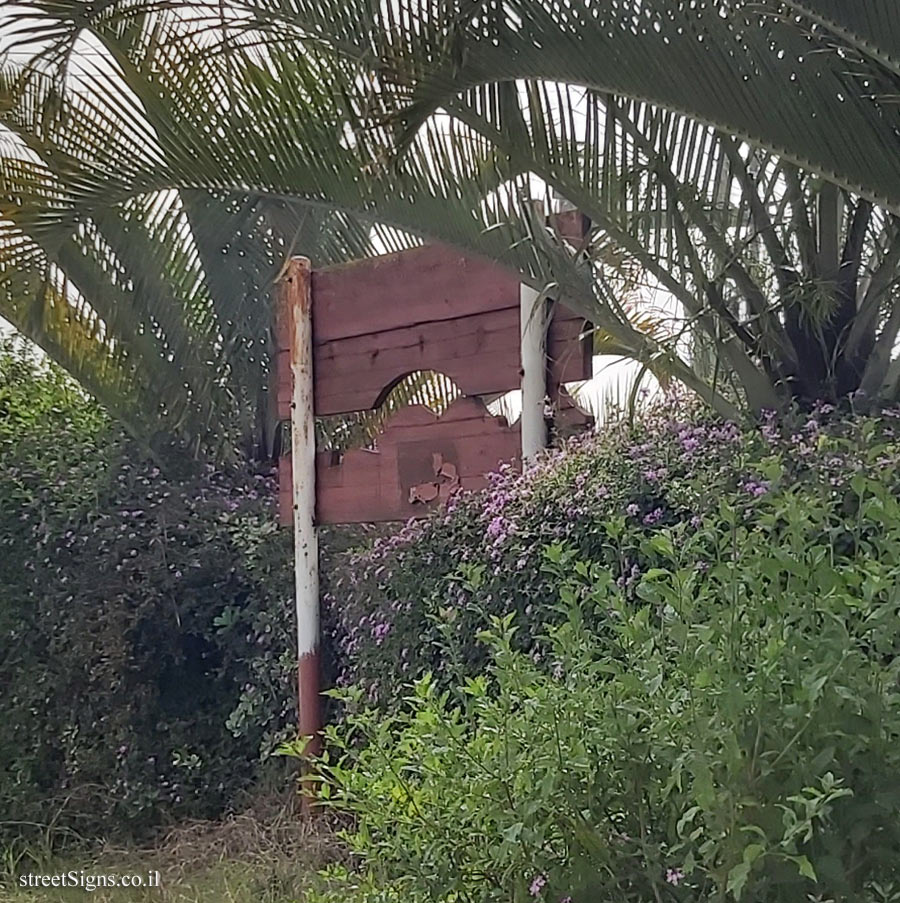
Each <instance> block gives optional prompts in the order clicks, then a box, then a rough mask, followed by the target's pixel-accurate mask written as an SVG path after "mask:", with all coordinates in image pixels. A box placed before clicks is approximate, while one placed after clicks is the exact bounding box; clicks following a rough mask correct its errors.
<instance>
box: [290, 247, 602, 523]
mask: <svg viewBox="0 0 900 903" xmlns="http://www.w3.org/2000/svg"><path fill="white" fill-rule="evenodd" d="M311 284H312V290H311V294H312V323H313V374H314V380H315V386H314V397H315V413H316V414H317V415H320V416H324V415H330V414H343V413H350V412H354V411H362V410H367V409H369V408H373V407H377V406H378V405H379V404H380V403H381V401H382V400H383V399H384V397H385V396H386V395H387V393H388V392H389V391H390V390H391V388H393V386H394V385H396V384H397V382H399V381H400V380H401V379H402V378H403V377H404V376H406V375H408V374H409V373H413V372H415V371H419V370H432V371H436V372H440V373H443V374H444V375H446V376H448V377H449V378H450V379H452V380H453V382H454V383H455V384H456V385H457V386H458V387H459V389H460V390H461V391H462V392H463V393H464V396H475V395H490V394H498V393H504V392H508V391H510V390H512V389H516V388H518V387H519V384H520V379H521V373H520V363H519V354H520V341H521V337H520V324H519V316H520V313H519V311H520V298H519V292H520V287H519V278H518V276H517V275H516V274H515V273H510V272H508V271H506V270H504V269H503V268H501V267H499V266H497V265H496V264H494V263H492V262H489V261H485V260H482V259H480V258H476V257H470V256H467V255H465V254H461V253H460V252H459V251H457V250H455V249H452V248H448V247H444V246H441V245H425V246H423V247H419V248H412V249H410V250H407V251H402V252H400V253H398V254H390V255H385V256H383V257H375V258H370V259H367V260H362V261H358V262H355V263H350V264H346V265H343V266H339V267H332V268H327V269H323V270H314V271H313V272H312V280H311ZM285 313H286V312H285V311H280V312H279V322H278V328H277V330H276V335H277V345H278V360H277V380H278V415H279V418H280V419H282V420H288V419H289V418H290V413H291V411H290V403H291V370H290V322H289V317H287V316H286V315H285ZM583 331H584V319H583V318H582V317H578V316H576V315H574V314H572V313H571V312H569V311H567V310H566V309H564V308H560V307H557V308H556V309H555V311H554V315H553V317H552V319H551V322H550V325H549V329H548V336H547V350H548V359H549V363H548V388H549V390H550V392H551V394H552V395H554V396H556V394H557V391H558V387H559V385H560V384H561V383H564V382H574V381H578V380H583V379H589V378H590V376H591V351H592V349H591V343H590V341H589V340H585V339H579V336H580V335H581V334H582V333H583ZM565 416H566V419H567V420H568V421H569V422H570V423H571V422H573V420H576V421H577V420H579V418H580V419H581V420H582V421H586V419H587V418H585V417H584V415H581V414H580V412H577V410H575V409H573V408H572V407H571V406H569V407H568V408H567V410H566V412H565ZM519 455H520V438H519V429H518V426H509V425H508V424H507V423H506V421H505V419H503V418H498V417H493V416H492V415H491V414H490V413H489V412H488V411H487V410H486V409H485V407H484V405H483V404H482V403H481V402H480V401H479V400H477V399H475V398H471V397H463V398H461V399H459V400H458V401H456V402H454V404H453V405H452V406H451V407H450V408H449V409H448V410H447V411H445V412H444V414H443V415H442V416H440V417H438V416H437V415H435V414H434V413H432V412H431V411H429V410H428V409H427V408H422V407H412V408H408V409H406V410H403V411H401V412H399V413H398V414H397V415H395V416H394V417H393V418H392V419H391V420H390V421H389V422H388V424H387V426H386V428H385V430H384V432H383V434H382V435H381V436H380V437H379V439H378V441H377V443H376V448H375V449H354V450H351V451H348V452H346V453H344V454H343V456H342V457H336V456H335V455H334V454H333V453H331V452H325V453H320V454H318V455H317V457H316V522H317V523H319V524H346V523H366V522H377V521H391V520H406V519H408V518H410V517H416V516H421V515H424V514H427V513H429V512H430V511H433V510H434V509H435V507H437V506H438V505H440V503H441V501H442V500H445V499H446V498H447V497H448V496H449V494H450V493H451V492H453V491H455V490H456V489H458V488H459V489H480V488H482V487H483V486H484V485H485V483H486V474H487V473H489V472H490V471H493V470H496V468H497V466H498V465H499V464H500V463H501V462H503V461H517V460H518V458H519ZM279 484H280V498H279V501H280V506H279V508H280V519H281V522H282V523H283V524H290V523H291V520H292V513H293V512H292V497H291V469H290V457H289V456H286V457H283V458H282V459H281V461H280V462H279Z"/></svg>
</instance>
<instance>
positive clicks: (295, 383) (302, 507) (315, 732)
mask: <svg viewBox="0 0 900 903" xmlns="http://www.w3.org/2000/svg"><path fill="white" fill-rule="evenodd" d="M281 291H282V292H283V298H282V311H283V312H284V315H285V316H286V319H287V325H288V328H289V329H290V335H291V344H290V348H291V465H292V466H291V473H292V481H291V482H292V487H291V489H292V493H291V496H292V502H293V520H294V575H295V586H296V589H295V596H296V605H297V659H298V661H297V667H298V674H297V677H298V685H299V686H298V690H299V707H300V709H299V715H300V733H301V735H303V736H305V737H309V738H311V739H310V741H309V742H308V744H307V747H306V753H307V754H308V755H314V754H316V753H318V752H319V750H320V745H321V730H322V714H321V701H320V698H319V673H320V671H319V546H318V538H317V536H316V526H315V512H316V432H315V418H314V408H313V403H314V402H313V335H312V278H311V266H310V262H309V259H308V258H306V257H293V258H292V259H291V260H290V261H289V262H288V265H287V268H286V270H285V273H284V276H283V281H282V286H281Z"/></svg>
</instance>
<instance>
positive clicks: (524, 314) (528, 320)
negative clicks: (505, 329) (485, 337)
mask: <svg viewBox="0 0 900 903" xmlns="http://www.w3.org/2000/svg"><path fill="white" fill-rule="evenodd" d="M519 302H520V303H519V324H520V327H521V333H522V346H521V347H522V352H521V355H522V356H521V361H522V421H521V425H522V464H523V465H524V464H527V462H528V461H530V460H531V459H532V458H534V456H535V455H537V453H538V452H540V451H541V450H542V449H544V448H546V447H547V424H546V421H545V420H544V401H545V398H546V397H547V347H546V341H547V340H546V334H547V330H546V325H547V313H546V312H547V305H546V302H545V301H544V299H543V298H542V297H541V295H540V293H538V292H536V291H535V290H534V289H533V288H531V286H528V285H524V284H522V285H520V287H519Z"/></svg>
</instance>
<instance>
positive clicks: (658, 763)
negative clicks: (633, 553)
mask: <svg viewBox="0 0 900 903" xmlns="http://www.w3.org/2000/svg"><path fill="white" fill-rule="evenodd" d="M842 489H843V488H842ZM837 494H838V495H840V496H842V498H843V500H844V501H845V502H847V503H848V504H850V505H851V506H852V507H853V514H852V516H851V518H850V520H851V521H852V531H851V534H852V535H851V537H848V541H852V542H854V543H857V544H858V545H859V547H860V554H859V556H858V558H856V559H855V560H853V559H851V558H849V557H847V556H840V555H839V554H835V553H834V552H833V548H834V545H836V543H835V542H834V540H836V539H838V535H840V531H842V530H843V529H844V528H845V527H846V526H848V524H847V523H845V522H843V520H842V519H840V518H839V519H836V518H835V517H834V516H833V515H834V512H833V511H831V510H829V507H828V506H827V505H825V504H815V503H814V501H811V500H810V499H809V497H808V496H807V497H802V496H801V494H800V493H798V492H797V491H796V489H792V488H786V489H785V490H784V491H783V492H777V493H773V494H772V496H771V497H769V498H767V500H766V502H765V503H764V504H763V505H761V506H760V508H759V510H757V511H755V512H754V516H753V517H752V518H751V519H747V518H746V517H744V516H741V515H740V514H739V513H738V512H736V511H735V509H734V508H733V507H731V506H730V505H729V504H728V503H727V502H724V503H723V504H722V506H721V509H720V511H719V514H718V516H717V517H716V518H714V519H711V520H710V522H708V523H707V524H706V525H704V527H703V528H702V529H700V530H697V531H690V530H689V529H688V528H687V527H686V526H685V525H683V524H680V525H675V526H672V527H668V528H665V529H662V530H660V531H659V532H658V533H656V534H655V535H654V536H653V537H652V538H650V539H649V540H648V541H647V544H646V545H647V548H646V553H647V555H648V556H652V557H653V559H654V560H655V566H654V567H652V568H648V569H647V570H646V571H645V572H644V573H643V574H642V575H641V576H640V578H639V579H638V580H637V582H636V583H635V585H634V592H633V593H632V592H631V591H630V590H626V589H625V588H623V587H619V586H617V585H616V580H615V575H614V573H612V572H611V571H610V570H609V568H608V567H607V566H606V565H605V564H603V563H600V562H597V561H591V560H585V559H583V558H581V557H580V556H579V555H577V554H576V553H573V551H572V549H571V548H569V547H566V546H565V545H557V546H551V547H548V548H547V549H546V551H545V555H544V567H545V568H546V569H547V570H548V571H550V572H551V573H554V574H556V575H557V577H558V579H559V584H558V585H559V588H560V591H559V594H558V600H565V601H563V602H560V601H558V600H557V601H555V602H554V604H553V605H552V607H553V608H555V609H556V614H557V618H556V623H555V625H553V626H550V627H548V629H547V631H546V633H542V634H541V635H540V636H538V637H537V638H536V639H537V641H538V643H539V646H540V655H539V656H538V655H537V654H535V655H532V654H529V653H527V652H524V651H522V650H521V649H520V648H519V646H520V644H518V643H517V642H516V632H517V624H516V618H515V617H514V615H513V614H509V615H507V616H505V617H503V618H502V619H501V618H498V617H493V618H492V619H491V622H490V626H489V628H488V629H485V630H482V631H480V632H479V635H478V640H479V642H481V643H482V644H484V646H485V648H486V650H487V652H488V665H487V667H486V669H485V671H484V673H482V674H479V675H478V676H473V677H470V678H468V679H466V680H465V681H464V682H463V683H461V684H460V685H459V686H458V687H456V688H454V690H452V691H450V690H443V691H442V690H440V689H439V687H438V685H437V681H436V680H435V679H434V678H433V677H432V676H430V675H426V676H425V677H423V678H422V679H420V680H418V681H417V682H415V683H414V684H413V685H412V686H410V685H408V684H407V685H404V687H403V690H402V692H401V693H398V694H397V695H398V697H401V696H402V699H401V698H397V699H396V700H395V704H394V706H392V708H391V710H390V711H389V712H387V713H385V712H384V711H380V710H377V709H374V708H368V709H365V710H363V711H361V712H358V713H357V714H354V715H351V716H350V717H349V718H348V720H347V723H346V725H344V726H342V727H340V728H332V729H331V730H330V731H329V734H328V740H329V743H330V749H329V752H328V753H327V754H326V757H325V761H324V763H323V766H322V775H323V776H322V786H321V791H320V797H321V799H322V800H323V802H324V803H325V804H326V805H329V806H334V807H336V808H337V809H339V810H342V811H346V812H349V813H351V814H352V815H353V816H354V817H355V826H354V828H353V829H352V830H350V831H348V832H347V833H346V837H347V840H348V842H349V843H350V846H351V849H352V850H353V852H354V853H355V854H356V855H357V856H359V857H360V862H361V863H362V875H361V876H360V875H355V874H353V873H349V872H348V873H346V874H345V875H343V876H341V875H332V879H333V880H334V881H335V883H336V888H337V889H336V890H335V891H334V893H335V895H334V896H333V897H326V898H323V899H328V900H332V899H333V900H338V899H348V888H350V887H352V888H354V889H355V890H354V892H355V894H356V896H354V897H352V899H354V900H360V901H366V903H370V901H372V903H374V901H382V900H394V899H397V900H401V899H402V900H410V901H426V900H427V901H448V903H449V901H469V900H472V901H474V900H478V901H525V900H530V899H532V898H538V899H540V900H547V901H553V903H557V901H560V900H566V899H571V900H572V901H573V903H587V901H597V900H622V901H630V900H634V901H648V900H660V901H663V900H665V901H726V900H729V901H730V900H744V901H760V903H761V901H766V903H777V901H785V903H787V901H792V903H793V901H797V900H801V899H816V900H824V899H828V900H842V901H844V900H846V901H849V900H871V901H875V900H884V899H891V900H897V899H900V788H898V786H897V782H896V774H897V770H898V768H900V747H898V745H897V740H898V737H900V707H898V703H900V694H898V676H900V658H898V657H897V654H896V653H897V650H898V642H900V618H898V615H900V611H898V606H900V600H898V597H897V593H896V589H895V587H896V585H897V580H898V576H900V505H898V503H897V501H896V499H895V498H894V496H893V495H892V494H891V493H890V492H888V491H887V490H886V488H885V486H884V483H883V481H882V480H880V479H878V478H877V477H876V476H865V475H860V476H859V477H858V478H857V479H854V480H853V485H852V486H847V487H846V491H841V492H840V493H837ZM875 524H877V525H878V529H877V531H876V530H874V529H872V527H873V525H875ZM605 527H606V529H607V531H608V532H609V533H610V535H613V534H615V533H616V532H617V530H618V529H619V527H618V525H617V524H616V522H615V521H609V522H607V523H606V524H605ZM700 561H705V562H709V567H708V568H705V567H698V566H697V565H698V562H700ZM549 607H551V606H550V604H549V603H548V608H549ZM342 695H343V696H344V698H345V699H347V700H348V701H349V702H350V703H352V704H356V705H358V704H359V703H360V701H361V697H362V691H361V690H359V689H355V690H350V691H345V692H344V693H343V694H342Z"/></svg>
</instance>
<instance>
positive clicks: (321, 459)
mask: <svg viewBox="0 0 900 903" xmlns="http://www.w3.org/2000/svg"><path fill="white" fill-rule="evenodd" d="M518 457H519V431H518V429H517V428H515V427H510V426H508V425H507V423H506V420H505V418H503V417H494V416H492V415H491V414H490V413H488V411H487V410H486V409H485V407H484V405H483V404H481V402H479V401H478V400H476V399H474V398H460V399H458V400H457V401H455V402H454V403H453V404H452V405H451V406H450V407H449V408H448V409H447V410H446V411H445V412H444V413H443V415H441V416H438V415H436V414H434V413H433V412H432V411H430V410H429V409H428V408H425V407H422V406H419V405H415V406H411V407H408V408H404V409H403V410H401V411H399V412H398V413H397V414H396V415H395V416H394V417H392V418H391V419H390V421H388V423H387V425H386V427H385V429H384V432H383V433H382V435H381V436H379V439H378V444H377V448H376V449H375V450H372V449H364V448H359V449H351V450H349V451H347V452H344V453H343V455H341V456H340V457H338V456H337V455H333V454H332V453H331V452H321V453H320V454H318V455H317V456H316V520H317V522H318V523H320V524H347V523H375V522H378V521H391V520H408V519H409V518H411V517H419V516H422V515H423V514H428V513H429V512H430V511H433V510H434V509H435V508H436V507H437V506H439V505H440V504H441V503H442V502H445V501H446V500H447V499H448V498H449V497H450V494H451V493H452V492H454V491H456V490H457V489H481V488H482V487H483V486H484V485H485V474H486V473H489V472H490V471H492V470H496V469H497V465H498V464H499V463H500V462H501V461H517V460H518ZM279 477H280V492H281V499H280V501H281V505H280V509H281V511H282V512H283V516H282V521H283V522H284V521H286V522H287V523H290V514H291V511H290V507H291V464H290V457H285V458H283V459H282V463H281V465H280V466H279Z"/></svg>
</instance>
